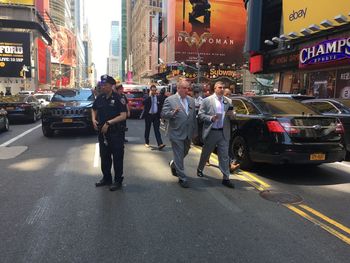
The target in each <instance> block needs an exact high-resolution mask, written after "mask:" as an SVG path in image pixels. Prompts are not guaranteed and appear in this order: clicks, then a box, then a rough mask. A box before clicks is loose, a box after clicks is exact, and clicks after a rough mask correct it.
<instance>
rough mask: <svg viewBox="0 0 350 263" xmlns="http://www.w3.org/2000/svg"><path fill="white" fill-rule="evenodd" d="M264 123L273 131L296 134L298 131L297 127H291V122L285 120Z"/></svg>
mask: <svg viewBox="0 0 350 263" xmlns="http://www.w3.org/2000/svg"><path fill="white" fill-rule="evenodd" d="M266 125H267V128H268V129H269V131H270V132H274V133H284V132H287V133H288V134H298V133H299V132H300V131H299V129H297V128H295V127H292V125H291V123H290V122H286V121H284V122H283V121H281V122H279V121H268V122H266Z"/></svg>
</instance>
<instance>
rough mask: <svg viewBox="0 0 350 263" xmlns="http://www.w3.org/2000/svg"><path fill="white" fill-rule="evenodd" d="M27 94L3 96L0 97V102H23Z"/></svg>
mask: <svg viewBox="0 0 350 263" xmlns="http://www.w3.org/2000/svg"><path fill="white" fill-rule="evenodd" d="M26 97H27V96H18V95H16V96H3V97H0V102H7V103H13V102H24V101H25V98H26Z"/></svg>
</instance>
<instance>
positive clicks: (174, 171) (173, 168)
mask: <svg viewBox="0 0 350 263" xmlns="http://www.w3.org/2000/svg"><path fill="white" fill-rule="evenodd" d="M169 166H170V169H171V174H172V175H173V176H177V172H176V169H175V164H174V160H171V161H170V162H169Z"/></svg>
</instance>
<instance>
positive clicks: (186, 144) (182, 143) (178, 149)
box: [171, 138, 191, 181]
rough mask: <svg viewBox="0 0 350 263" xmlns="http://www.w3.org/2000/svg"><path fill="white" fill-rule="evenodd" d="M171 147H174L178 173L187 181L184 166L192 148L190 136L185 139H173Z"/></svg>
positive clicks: (180, 177)
mask: <svg viewBox="0 0 350 263" xmlns="http://www.w3.org/2000/svg"><path fill="white" fill-rule="evenodd" d="M171 147H172V149H173V154H174V164H175V169H176V173H177V175H178V177H179V179H181V180H183V181H187V177H186V174H185V168H184V159H185V157H186V156H187V154H188V152H189V150H190V147H191V140H190V139H188V138H186V139H185V140H171Z"/></svg>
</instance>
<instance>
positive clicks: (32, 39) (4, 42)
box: [0, 1, 52, 94]
mask: <svg viewBox="0 0 350 263" xmlns="http://www.w3.org/2000/svg"><path fill="white" fill-rule="evenodd" d="M13 2H14V3H15V4H9V3H8V1H5V2H4V3H1V2H0V24H1V28H0V46H1V48H0V91H2V92H3V93H4V94H6V93H7V94H9V93H11V94H17V93H18V92H19V91H20V90H36V89H38V88H48V87H49V85H50V55H49V45H51V43H52V39H51V37H50V30H49V27H48V25H47V24H46V22H45V17H44V15H45V14H47V13H48V11H49V10H48V2H47V1H36V2H34V1H13Z"/></svg>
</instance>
